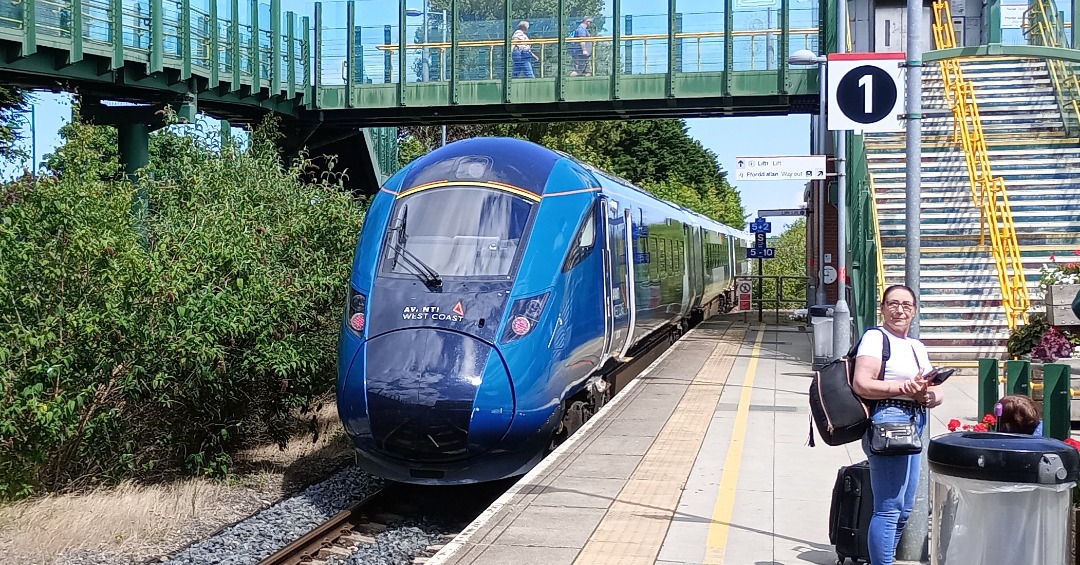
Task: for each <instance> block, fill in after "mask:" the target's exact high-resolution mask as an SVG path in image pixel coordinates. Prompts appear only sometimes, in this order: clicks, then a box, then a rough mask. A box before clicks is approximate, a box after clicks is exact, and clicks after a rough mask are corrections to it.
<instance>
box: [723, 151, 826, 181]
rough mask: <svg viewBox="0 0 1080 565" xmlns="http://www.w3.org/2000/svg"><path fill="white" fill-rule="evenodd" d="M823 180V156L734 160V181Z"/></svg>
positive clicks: (742, 158)
mask: <svg viewBox="0 0 1080 565" xmlns="http://www.w3.org/2000/svg"><path fill="white" fill-rule="evenodd" d="M823 178H825V156H824V155H793V156H791V155H789V156H773V157H736V158H735V180H817V179H823Z"/></svg>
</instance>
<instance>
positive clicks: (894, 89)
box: [826, 53, 906, 133]
mask: <svg viewBox="0 0 1080 565" xmlns="http://www.w3.org/2000/svg"><path fill="white" fill-rule="evenodd" d="M904 58H905V54H904V53H831V54H830V55H829V62H828V67H827V69H828V70H827V71H826V72H827V78H828V87H829V92H828V101H829V114H828V127H829V130H830V131H854V132H856V133H860V132H897V131H904V128H905V123H904V121H903V120H901V119H900V114H901V113H902V109H903V104H904V100H905V97H906V96H905V94H906V91H905V87H904V68H903V66H902V65H903V63H904Z"/></svg>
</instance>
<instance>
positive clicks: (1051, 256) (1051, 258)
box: [1050, 253, 1054, 263]
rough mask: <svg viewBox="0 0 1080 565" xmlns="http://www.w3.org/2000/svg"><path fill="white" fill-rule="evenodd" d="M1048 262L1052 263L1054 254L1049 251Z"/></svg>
mask: <svg viewBox="0 0 1080 565" xmlns="http://www.w3.org/2000/svg"><path fill="white" fill-rule="evenodd" d="M1050 262H1051V263H1053V262H1054V254H1053V253H1051V254H1050Z"/></svg>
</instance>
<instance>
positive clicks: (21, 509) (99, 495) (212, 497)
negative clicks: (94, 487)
mask: <svg viewBox="0 0 1080 565" xmlns="http://www.w3.org/2000/svg"><path fill="white" fill-rule="evenodd" d="M229 489H230V487H228V486H226V485H224V484H222V483H219V482H213V481H208V480H204V479H195V480H185V481H183V482H179V483H174V484H169V485H156V486H139V485H136V484H134V483H130V482H125V483H123V484H121V485H119V486H117V487H114V488H110V489H103V490H99V491H94V492H90V493H87V494H81V495H67V496H49V497H45V498H41V499H36V500H32V501H26V502H20V503H17V504H13V505H11V506H8V507H4V508H0V524H2V525H3V526H2V529H0V537H2V538H4V539H5V540H6V541H7V542H8V544H9V546H8V547H9V549H11V550H13V551H14V552H16V553H21V554H30V555H39V556H51V555H56V554H58V553H59V552H60V551H63V550H68V549H104V548H107V547H112V548H116V549H121V548H122V547H123V546H125V545H147V544H156V543H160V542H161V541H163V540H164V539H165V536H166V535H167V534H168V533H169V532H172V531H176V530H177V529H178V528H179V527H180V526H181V524H182V523H183V522H185V521H186V520H188V519H191V518H195V517H199V516H202V515H206V514H208V513H211V512H214V511H215V510H217V508H216V507H215V503H214V501H216V500H222V499H224V498H226V495H227V494H228V493H227V491H229Z"/></svg>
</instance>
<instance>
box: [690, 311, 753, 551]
mask: <svg viewBox="0 0 1080 565" xmlns="http://www.w3.org/2000/svg"><path fill="white" fill-rule="evenodd" d="M764 337H765V326H764V325H761V326H758V335H757V339H756V340H755V341H754V352H753V353H751V354H750V363H749V364H748V365H747V367H746V378H745V379H744V380H743V384H742V395H741V396H740V397H739V408H738V411H737V412H736V413H735V425H734V426H733V427H732V429H731V443H729V444H728V451H727V458H726V459H724V474H723V476H722V477H721V479H720V491H719V492H718V493H717V495H716V505H715V506H713V513H712V524H711V525H710V526H709V538H708V544H707V546H706V549H705V561H704V565H721V564H723V563H724V552H725V550H726V549H727V540H728V532H729V531H730V529H731V528H730V524H731V516H732V514H733V513H734V512H735V492H736V489H737V487H738V486H739V465H740V464H741V463H742V453H743V446H744V445H745V441H744V440H745V439H746V422H747V420H748V419H749V418H750V397H751V396H752V395H753V393H754V376H755V374H756V373H757V365H758V357H759V356H760V355H761V341H762V339H764Z"/></svg>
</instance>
